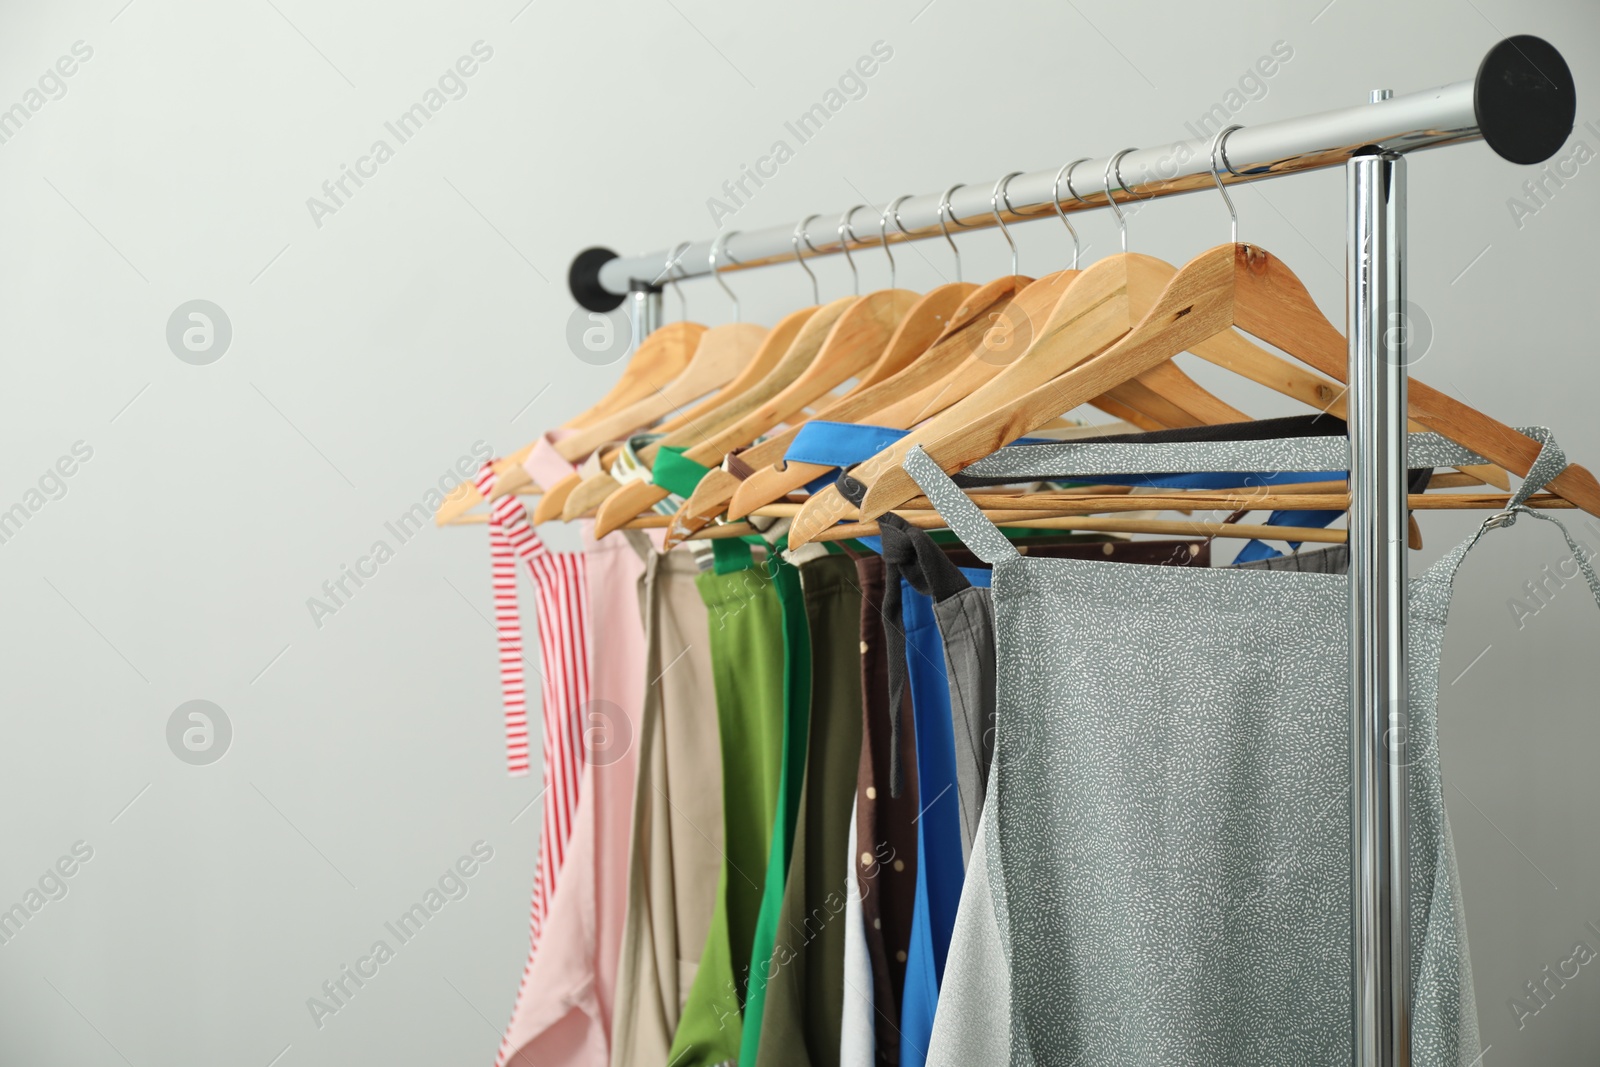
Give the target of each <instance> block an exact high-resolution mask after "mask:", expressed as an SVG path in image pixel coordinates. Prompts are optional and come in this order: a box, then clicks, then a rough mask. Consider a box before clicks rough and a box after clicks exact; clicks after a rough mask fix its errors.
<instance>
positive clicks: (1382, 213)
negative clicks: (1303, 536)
mask: <svg viewBox="0 0 1600 1067" xmlns="http://www.w3.org/2000/svg"><path fill="white" fill-rule="evenodd" d="M1374 96H1375V98H1376V97H1377V94H1374ZM1405 173H1406V172H1405V159H1404V158H1403V157H1401V156H1399V155H1396V154H1394V153H1392V152H1384V151H1381V150H1379V149H1377V148H1373V149H1372V150H1371V151H1370V152H1369V153H1367V154H1362V155H1357V156H1355V157H1354V158H1353V159H1351V160H1350V161H1349V162H1348V163H1347V164H1346V179H1347V182H1348V194H1349V205H1348V206H1349V235H1348V240H1349V245H1348V248H1347V251H1346V255H1347V260H1348V264H1347V267H1348V286H1349V290H1348V294H1347V297H1348V306H1347V314H1348V316H1349V328H1350V329H1349V337H1350V378H1349V381H1350V402H1349V414H1350V427H1349V432H1350V681H1351V689H1350V698H1351V712H1352V722H1351V727H1352V729H1351V738H1350V740H1351V772H1352V773H1351V797H1350V801H1351V804H1350V814H1351V822H1352V829H1353V835H1352V839H1351V905H1352V908H1351V921H1352V954H1351V964H1352V970H1351V974H1352V978H1351V993H1352V1004H1353V1008H1354V1018H1353V1020H1352V1027H1353V1036H1354V1052H1355V1056H1354V1059H1355V1063H1356V1065H1357V1067H1410V1063H1411V1043H1410V1038H1411V990H1410V963H1409V959H1408V956H1409V952H1408V946H1407V929H1408V920H1409V916H1408V891H1409V877H1408V876H1409V871H1410V863H1409V847H1408V846H1409V843H1410V842H1409V822H1410V820H1409V814H1408V811H1407V805H1406V779H1407V773H1406V771H1407V768H1406V763H1407V753H1408V751H1409V746H1408V745H1407V743H1406V714H1407V705H1406V697H1407V682H1406V591H1407V574H1406V570H1407V562H1406V526H1407V515H1408V513H1407V508H1406V503H1407V500H1406V493H1407V484H1406V482H1407V469H1406V468H1407V463H1406V425H1407V424H1406V379H1407V368H1406V351H1407V350H1406V345H1407V337H1406V332H1407V330H1406V327H1407V325H1408V324H1407V322H1406V319H1405V307H1406V305H1405V225H1406V214H1405V212H1406V197H1405Z"/></svg>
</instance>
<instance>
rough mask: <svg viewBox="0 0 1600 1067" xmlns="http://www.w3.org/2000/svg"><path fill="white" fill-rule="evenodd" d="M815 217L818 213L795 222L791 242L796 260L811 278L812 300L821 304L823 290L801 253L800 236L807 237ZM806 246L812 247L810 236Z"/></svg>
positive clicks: (813, 249) (807, 238)
mask: <svg viewBox="0 0 1600 1067" xmlns="http://www.w3.org/2000/svg"><path fill="white" fill-rule="evenodd" d="M815 218H817V216H816V215H807V216H806V217H805V218H803V219H801V220H800V221H799V222H797V223H795V227H794V235H793V236H792V237H790V238H789V243H790V244H791V245H793V246H794V261H795V262H796V263H798V264H800V269H801V270H803V271H805V272H806V275H807V276H808V277H810V279H811V302H812V303H813V304H820V303H822V292H821V290H819V289H818V288H817V276H816V275H815V274H812V273H811V268H810V267H809V266H807V265H806V261H805V259H804V258H803V257H801V255H800V238H802V237H805V232H806V227H807V226H808V225H810V224H811V220H812V219H815ZM806 247H807V248H811V238H809V237H806ZM811 251H813V252H815V251H816V249H815V248H811Z"/></svg>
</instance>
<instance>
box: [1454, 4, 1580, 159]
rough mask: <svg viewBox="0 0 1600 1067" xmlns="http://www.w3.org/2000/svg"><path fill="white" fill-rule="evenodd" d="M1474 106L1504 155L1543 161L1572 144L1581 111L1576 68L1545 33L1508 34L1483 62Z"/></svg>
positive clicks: (1492, 142) (1482, 125) (1491, 144)
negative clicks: (1570, 137)
mask: <svg viewBox="0 0 1600 1067" xmlns="http://www.w3.org/2000/svg"><path fill="white" fill-rule="evenodd" d="M1472 109H1473V111H1474V112H1475V113H1476V114H1477V117H1478V128H1479V129H1481V130H1482V131H1483V139H1484V140H1485V141H1487V142H1489V147H1490V148H1492V149H1494V150H1495V152H1496V153H1498V154H1499V156H1500V158H1502V159H1508V160H1510V161H1511V162H1513V163H1543V162H1544V161H1545V160H1547V159H1549V158H1550V157H1551V156H1553V155H1555V154H1556V151H1557V150H1558V149H1559V148H1560V147H1561V146H1562V145H1564V144H1566V143H1567V138H1568V137H1569V136H1570V135H1571V134H1572V121H1573V117H1574V116H1575V115H1577V113H1578V91H1577V88H1576V87H1575V86H1574V85H1573V82H1572V71H1571V69H1570V68H1568V66H1567V61H1566V60H1565V59H1562V58H1561V53H1560V52H1558V51H1556V46H1555V45H1553V44H1551V43H1550V42H1549V41H1546V40H1544V39H1543V38H1540V37H1533V36H1531V35H1528V34H1519V35H1518V36H1516V37H1507V38H1506V39H1505V40H1503V41H1501V42H1500V43H1499V44H1497V45H1495V46H1494V47H1493V48H1491V49H1490V50H1489V54H1488V55H1486V56H1484V57H1483V64H1482V65H1481V66H1479V67H1478V79H1477V82H1476V83H1475V84H1474V86H1473V91H1472Z"/></svg>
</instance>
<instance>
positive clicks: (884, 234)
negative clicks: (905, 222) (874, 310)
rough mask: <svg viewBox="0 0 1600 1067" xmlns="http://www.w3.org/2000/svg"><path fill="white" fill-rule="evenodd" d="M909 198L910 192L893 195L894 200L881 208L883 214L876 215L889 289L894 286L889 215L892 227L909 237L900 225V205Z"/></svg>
mask: <svg viewBox="0 0 1600 1067" xmlns="http://www.w3.org/2000/svg"><path fill="white" fill-rule="evenodd" d="M910 199H911V194H910V193H907V194H906V195H905V196H897V197H895V198H894V200H892V201H890V203H889V206H888V207H886V208H884V209H883V214H882V215H879V216H878V236H879V237H880V238H881V239H882V240H883V254H884V255H886V256H888V257H889V288H891V289H893V288H894V281H895V263H894V253H893V252H891V251H889V216H890V215H893V216H894V228H895V229H897V230H899V231H900V232H901V233H902V234H904V235H905V236H907V237H910V236H911V235H910V234H909V233H906V228H905V227H904V226H902V225H900V205H901V204H903V203H905V202H906V201H907V200H910Z"/></svg>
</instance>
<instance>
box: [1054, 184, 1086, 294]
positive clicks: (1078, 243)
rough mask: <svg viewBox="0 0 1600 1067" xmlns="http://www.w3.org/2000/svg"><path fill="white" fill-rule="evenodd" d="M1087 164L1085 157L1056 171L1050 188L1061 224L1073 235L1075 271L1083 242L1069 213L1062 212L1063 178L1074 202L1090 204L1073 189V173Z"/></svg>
mask: <svg viewBox="0 0 1600 1067" xmlns="http://www.w3.org/2000/svg"><path fill="white" fill-rule="evenodd" d="M1087 162H1089V157H1088V156H1084V157H1083V158H1082V159H1074V160H1073V161H1072V162H1071V163H1068V164H1066V165H1065V166H1063V167H1062V168H1061V169H1060V170H1058V171H1056V181H1055V184H1054V185H1052V186H1050V203H1051V204H1053V205H1054V206H1055V209H1056V214H1057V215H1059V216H1060V217H1061V222H1062V224H1063V225H1065V226H1066V228H1067V232H1068V233H1070V234H1072V269H1073V270H1077V269H1078V258H1079V257H1080V256H1081V255H1082V254H1083V241H1082V240H1081V239H1080V238H1079V237H1078V228H1077V227H1076V226H1074V225H1072V221H1071V220H1070V219H1068V218H1067V213H1066V212H1065V211H1062V210H1061V178H1062V176H1063V175H1065V176H1066V179H1067V192H1069V193H1071V194H1072V198H1073V199H1074V200H1076V201H1078V203H1080V204H1086V203H1088V201H1087V200H1085V199H1084V198H1083V197H1081V196H1079V195H1078V190H1076V189H1074V188H1073V187H1072V172H1073V171H1074V170H1076V169H1077V168H1078V164H1079V163H1087Z"/></svg>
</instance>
